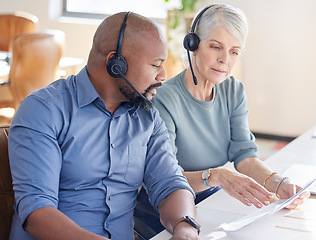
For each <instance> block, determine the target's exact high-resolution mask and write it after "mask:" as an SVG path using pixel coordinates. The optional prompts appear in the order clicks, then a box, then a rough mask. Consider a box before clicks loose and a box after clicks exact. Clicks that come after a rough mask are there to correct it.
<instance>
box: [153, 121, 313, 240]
mask: <svg viewBox="0 0 316 240" xmlns="http://www.w3.org/2000/svg"><path fill="white" fill-rule="evenodd" d="M315 131H316V126H314V127H313V128H311V129H310V130H308V131H307V132H306V133H304V134H302V135H301V136H300V137H298V138H297V139H295V140H294V141H292V142H291V143H290V144H288V145H287V146H286V147H284V148H283V149H281V150H280V151H279V152H277V153H276V154H275V155H273V156H272V157H270V158H269V159H267V160H266V162H267V165H268V166H270V167H271V168H272V169H273V170H276V171H279V172H280V173H282V172H284V171H285V170H286V169H287V168H288V167H290V166H291V165H292V164H293V163H300V164H312V165H315V164H316V138H315V137H313V134H314V133H315ZM255 210H256V208H255V207H254V206H251V207H247V206H245V205H243V204H242V203H241V202H239V201H238V200H237V199H235V198H232V197H230V196H229V195H228V194H227V193H226V192H225V191H223V190H220V191H218V192H216V193H215V194H213V195H211V196H210V197H209V198H207V199H205V200H204V201H202V202H201V203H199V204H198V205H197V212H198V221H199V223H200V224H201V225H202V230H201V235H200V236H201V239H213V240H217V239H218V240H228V239H230V240H254V239H255V240H266V239H272V240H274V239H278V240H281V239H282V240H284V239H290V240H296V239H297V240H315V239H316V198H315V197H314V196H312V197H311V198H309V199H306V201H305V203H304V204H303V205H302V206H300V208H299V209H295V210H287V209H282V210H280V211H278V212H276V213H274V214H273V215H270V216H267V217H264V218H262V219H260V220H257V221H256V222H254V223H252V224H250V225H248V226H246V227H244V228H242V229H240V230H237V231H235V232H226V231H224V230H222V229H221V228H219V226H220V225H221V224H222V223H229V222H231V221H234V220H237V219H240V218H241V217H243V216H245V215H247V214H249V213H251V212H252V211H255ZM170 237H171V234H170V233H168V232H167V231H166V230H165V231H163V232H161V233H160V234H158V235H157V236H155V237H154V238H152V240H165V239H170Z"/></svg>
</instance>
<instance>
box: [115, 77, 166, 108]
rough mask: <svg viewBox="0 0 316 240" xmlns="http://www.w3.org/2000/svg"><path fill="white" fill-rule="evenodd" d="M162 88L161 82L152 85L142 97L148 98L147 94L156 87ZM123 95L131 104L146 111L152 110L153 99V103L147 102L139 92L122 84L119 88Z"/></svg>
mask: <svg viewBox="0 0 316 240" xmlns="http://www.w3.org/2000/svg"><path fill="white" fill-rule="evenodd" d="M160 86H161V82H158V83H155V84H152V85H150V86H149V87H148V88H147V89H146V90H145V93H143V94H142V95H143V96H144V97H145V98H147V97H146V94H147V93H148V92H149V91H150V90H151V89H153V88H156V87H160ZM119 89H120V91H121V93H122V94H123V95H124V96H125V97H126V98H127V99H128V100H129V102H131V103H133V104H135V105H138V106H140V107H141V108H143V109H145V110H147V111H148V110H150V109H151V108H152V107H153V99H152V100H151V101H149V99H148V101H146V100H145V99H143V98H142V97H141V96H139V95H138V93H137V92H135V91H134V90H133V89H132V88H131V87H130V86H129V85H127V84H121V85H120V87H119Z"/></svg>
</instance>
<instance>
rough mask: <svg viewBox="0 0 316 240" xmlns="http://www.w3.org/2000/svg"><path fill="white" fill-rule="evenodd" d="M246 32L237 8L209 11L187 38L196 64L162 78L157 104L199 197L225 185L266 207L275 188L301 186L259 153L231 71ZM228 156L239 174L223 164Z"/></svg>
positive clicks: (282, 191)
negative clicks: (164, 78) (269, 165)
mask: <svg viewBox="0 0 316 240" xmlns="http://www.w3.org/2000/svg"><path fill="white" fill-rule="evenodd" d="M247 31H248V26H247V20H246V17H245V15H244V14H243V12H242V11H240V10H239V9H236V8H234V7H232V6H229V5H224V4H214V5H211V6H208V7H206V8H205V9H203V10H202V11H201V12H200V13H199V14H198V15H197V17H196V18H195V19H194V22H193V24H192V29H191V33H189V34H188V35H187V36H186V38H185V39H184V46H185V48H186V49H187V51H188V55H189V51H190V55H189V56H188V57H189V60H192V62H191V61H190V67H189V68H188V69H186V70H184V71H183V72H181V73H179V74H178V75H177V76H175V77H173V78H171V79H169V80H168V81H166V82H164V83H163V85H162V87H161V88H160V89H159V90H158V92H157V95H156V97H155V106H156V107H157V108H158V110H159V112H160V115H161V117H162V118H163V120H164V121H165V123H166V125H167V128H168V130H169V135H170V138H171V142H172V147H173V150H174V154H175V155H176V156H177V159H178V161H179V165H180V166H181V167H182V168H183V174H184V175H185V176H186V177H187V179H188V180H189V183H190V185H191V187H192V188H193V189H194V191H195V192H196V193H197V196H199V194H201V193H203V192H204V191H207V190H208V189H210V188H211V187H214V186H220V187H221V188H222V189H224V190H225V191H226V192H227V193H228V194H229V195H231V196H232V197H235V198H237V199H238V200H239V201H241V202H242V203H244V204H246V205H249V206H250V205H254V206H256V207H258V208H261V207H262V206H263V205H268V204H269V203H270V200H271V199H272V198H273V195H272V194H271V193H275V195H276V196H278V197H279V198H289V197H291V196H292V195H294V194H295V192H298V191H299V190H300V189H301V188H300V187H299V186H297V185H295V184H292V183H291V182H290V180H289V179H288V178H284V177H283V176H281V175H279V174H278V173H276V172H273V171H272V170H270V169H269V168H268V167H267V166H265V165H264V163H263V162H262V161H260V160H259V159H258V157H257V154H256V151H257V145H256V144H255V138H254V136H253V134H252V133H251V132H250V130H249V127H248V121H247V115H248V109H247V100H246V96H245V92H244V86H243V84H242V83H241V82H239V81H237V80H236V79H235V78H234V77H233V76H230V74H231V71H232V70H233V68H234V66H235V65H236V62H237V60H238V58H239V56H240V55H241V52H242V49H243V47H244V45H245V40H246V36H247ZM190 56H191V59H190ZM192 80H193V81H192ZM228 161H230V162H233V163H234V166H235V168H236V170H237V172H236V171H231V170H228V169H227V168H224V167H222V166H223V165H224V164H226V163H227V162H228ZM306 197H309V193H308V192H304V193H302V194H301V196H300V197H299V198H298V199H296V200H295V201H294V202H292V203H291V204H290V205H289V206H288V208H290V209H292V208H295V207H296V206H297V205H299V204H301V203H302V202H303V199H304V198H306Z"/></svg>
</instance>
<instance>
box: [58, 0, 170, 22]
mask: <svg viewBox="0 0 316 240" xmlns="http://www.w3.org/2000/svg"><path fill="white" fill-rule="evenodd" d="M63 1H64V4H63V5H64V6H63V8H64V9H63V12H64V15H65V16H72V17H86V18H102V19H104V18H105V17H107V16H109V15H112V14H114V13H117V12H124V11H132V12H135V13H138V14H141V15H143V16H145V17H148V18H151V19H153V20H156V21H162V20H164V19H165V18H166V17H167V6H166V4H165V3H164V0H116V1H115V0H114V1H113V0H63Z"/></svg>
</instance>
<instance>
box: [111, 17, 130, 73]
mask: <svg viewBox="0 0 316 240" xmlns="http://www.w3.org/2000/svg"><path fill="white" fill-rule="evenodd" d="M130 13H131V12H128V13H127V14H126V15H125V17H124V20H123V23H122V25H121V28H120V33H119V36H118V41H117V46H116V53H115V56H114V57H111V58H110V59H109V61H108V62H107V64H106V69H107V71H108V73H109V74H110V76H112V77H114V78H120V77H121V75H120V74H119V72H121V73H122V74H123V75H124V74H125V73H126V71H127V62H126V61H125V59H124V58H123V57H121V50H122V43H123V37H124V31H125V27H126V21H127V18H128V16H129V14H130ZM117 69H119V71H117Z"/></svg>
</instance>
